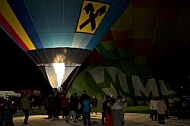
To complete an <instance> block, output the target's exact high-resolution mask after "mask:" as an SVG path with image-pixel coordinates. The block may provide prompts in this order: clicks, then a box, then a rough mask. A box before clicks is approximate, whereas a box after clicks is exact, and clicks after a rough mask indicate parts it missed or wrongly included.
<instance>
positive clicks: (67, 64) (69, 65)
mask: <svg viewBox="0 0 190 126" xmlns="http://www.w3.org/2000/svg"><path fill="white" fill-rule="evenodd" d="M55 64H65V67H77V66H81V64H79V63H64V62H63V63H41V64H37V66H38V67H40V66H44V67H54V65H55Z"/></svg>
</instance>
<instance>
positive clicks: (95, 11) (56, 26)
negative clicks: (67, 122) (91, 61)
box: [0, 0, 130, 90]
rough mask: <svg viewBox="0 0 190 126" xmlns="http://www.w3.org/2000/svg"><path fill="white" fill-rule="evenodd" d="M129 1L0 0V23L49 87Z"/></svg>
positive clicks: (62, 77) (83, 54)
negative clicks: (30, 60) (31, 61)
mask: <svg viewBox="0 0 190 126" xmlns="http://www.w3.org/2000/svg"><path fill="white" fill-rule="evenodd" d="M129 3H130V0H91V1H90V0H17V1H15V0H1V1H0V26H1V28H2V29H3V30H4V31H5V32H6V33H7V34H8V35H9V36H10V37H11V38H12V39H13V40H14V42H15V43H16V44H17V45H18V46H19V47H20V48H21V49H22V50H23V51H24V52H25V53H26V54H27V55H28V56H29V57H30V58H31V59H32V60H33V61H34V63H35V64H36V65H37V66H38V67H39V68H40V70H41V71H42V73H43V75H44V77H45V78H47V80H48V81H49V83H50V84H51V86H52V88H56V89H60V87H61V85H62V84H63V83H64V82H65V80H66V79H67V78H68V76H69V75H70V74H71V73H72V72H74V73H76V72H77V69H78V68H79V67H80V66H81V64H82V63H83V62H84V60H85V59H86V57H88V55H89V54H90V52H91V51H92V50H93V49H94V47H95V46H96V45H97V44H98V43H99V42H100V40H101V38H102V37H103V36H104V35H105V34H106V32H107V31H108V30H109V29H110V27H111V26H112V25H113V23H114V22H115V21H116V20H117V18H118V17H119V16H120V15H121V13H122V12H123V11H124V10H125V8H126V7H127V6H128V5H129ZM73 75H74V74H73ZM67 87H68V86H66V88H67ZM65 90H66V89H65Z"/></svg>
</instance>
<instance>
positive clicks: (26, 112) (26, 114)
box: [21, 94, 30, 124]
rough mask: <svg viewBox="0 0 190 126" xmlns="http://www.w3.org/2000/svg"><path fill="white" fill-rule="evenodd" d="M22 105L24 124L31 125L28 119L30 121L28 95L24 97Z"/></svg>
mask: <svg viewBox="0 0 190 126" xmlns="http://www.w3.org/2000/svg"><path fill="white" fill-rule="evenodd" d="M21 103H22V110H23V111H24V124H29V123H28V119H29V109H30V99H29V95H28V94H24V95H23V97H22V99H21Z"/></svg>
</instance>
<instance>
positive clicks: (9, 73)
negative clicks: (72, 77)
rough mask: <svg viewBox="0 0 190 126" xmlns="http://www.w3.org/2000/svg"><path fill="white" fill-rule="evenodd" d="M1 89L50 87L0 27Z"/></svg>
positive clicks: (31, 62) (36, 68)
mask: <svg viewBox="0 0 190 126" xmlns="http://www.w3.org/2000/svg"><path fill="white" fill-rule="evenodd" d="M0 38H1V39H0V42H1V46H0V57H1V62H0V65H1V85H0V89H1V90H17V89H41V88H42V89H43V88H44V87H46V89H50V88H51V86H50V85H49V83H48V82H47V81H46V80H45V78H44V77H43V75H42V73H41V71H40V70H39V69H38V67H37V66H36V65H35V64H34V63H33V61H32V60H31V59H30V58H29V57H28V56H27V54H26V53H25V52H24V51H22V50H21V49H20V48H19V47H18V46H17V45H16V43H15V42H14V41H12V39H11V38H10V37H9V36H8V35H7V34H6V33H5V32H4V31H3V30H2V29H0Z"/></svg>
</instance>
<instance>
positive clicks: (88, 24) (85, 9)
mask: <svg viewBox="0 0 190 126" xmlns="http://www.w3.org/2000/svg"><path fill="white" fill-rule="evenodd" d="M109 7H110V5H108V4H105V3H100V2H92V1H84V2H83V5H82V9H81V13H80V17H79V21H78V24H77V29H76V32H83V33H90V34H94V32H95V31H96V29H97V28H98V26H99V25H100V23H101V21H102V20H103V19H104V16H105V15H106V13H107V11H108V9H109Z"/></svg>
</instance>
